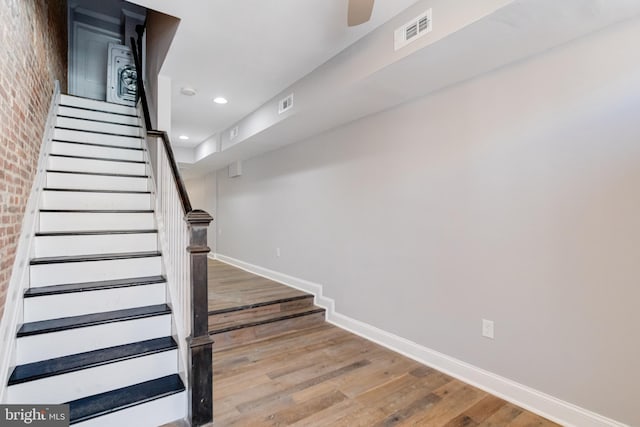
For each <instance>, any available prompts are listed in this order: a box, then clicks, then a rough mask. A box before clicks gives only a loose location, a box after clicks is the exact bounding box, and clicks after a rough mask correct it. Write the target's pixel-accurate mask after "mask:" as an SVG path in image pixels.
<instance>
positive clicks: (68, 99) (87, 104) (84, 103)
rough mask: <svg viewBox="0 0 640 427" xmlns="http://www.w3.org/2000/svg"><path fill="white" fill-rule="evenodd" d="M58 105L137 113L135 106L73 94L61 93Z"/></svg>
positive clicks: (130, 113)
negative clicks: (79, 96)
mask: <svg viewBox="0 0 640 427" xmlns="http://www.w3.org/2000/svg"><path fill="white" fill-rule="evenodd" d="M60 105H72V106H74V107H81V108H87V109H90V110H99V111H107V112H112V113H120V114H129V115H133V116H135V115H136V114H138V112H137V111H136V109H135V108H133V107H128V106H126V105H119V104H112V103H110V102H104V101H96V100H93V99H87V98H78V97H75V96H69V95H61V96H60Z"/></svg>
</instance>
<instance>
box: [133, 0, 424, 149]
mask: <svg viewBox="0 0 640 427" xmlns="http://www.w3.org/2000/svg"><path fill="white" fill-rule="evenodd" d="M131 1H132V2H133V3H137V4H139V5H141V6H145V7H147V8H150V9H155V10H157V11H160V12H163V13H166V14H169V15H173V16H176V17H178V18H180V19H181V20H182V22H181V23H180V26H179V28H178V31H177V33H176V36H175V38H174V41H173V44H172V46H171V49H170V50H169V53H168V55H167V58H166V61H165V64H164V66H163V68H162V74H163V75H166V76H169V77H170V78H171V79H172V132H171V133H172V135H171V139H172V142H173V144H174V145H177V146H191V147H193V146H195V145H197V144H199V143H200V142H202V141H203V140H205V139H206V138H208V137H209V136H211V135H213V134H215V133H217V132H219V131H221V130H223V129H225V128H227V127H229V126H230V125H232V124H233V123H235V122H237V121H238V120H240V119H241V118H243V117H245V116H246V115H248V114H249V113H250V112H252V111H253V110H255V109H256V108H258V107H259V106H260V105H262V104H263V103H264V102H265V101H267V100H268V99H270V98H271V97H273V96H275V95H276V94H278V92H280V91H282V90H283V89H284V88H286V87H287V86H289V85H290V84H292V83H293V82H295V81H296V80H298V79H300V78H301V77H303V76H305V75H306V74H308V73H310V72H311V71H312V70H313V69H315V68H316V67H318V66H319V65H321V64H323V63H324V62H325V61H327V60H328V59H330V58H331V57H333V56H334V55H336V54H337V53H338V52H340V51H342V50H343V49H344V48H346V47H347V46H349V45H350V44H352V43H354V42H355V41H356V40H358V39H360V38H361V37H363V36H364V35H366V34H367V33H369V32H370V31H372V30H374V29H375V28H376V27H378V26H379V25H381V24H383V23H384V22H386V21H387V20H389V19H390V18H392V17H393V16H395V15H396V14H398V13H399V12H401V11H402V10H404V9H406V8H407V7H408V6H410V5H411V4H413V3H415V2H416V0H376V2H375V7H374V11H373V15H372V18H371V21H369V22H368V23H366V24H363V25H361V26H358V27H353V28H349V27H348V26H347V24H346V22H347V0H271V1H265V0H232V1H230V0H190V1H188V2H186V1H176V0H131ZM185 86H190V87H193V88H194V89H196V90H197V92H198V93H197V95H195V96H193V97H187V96H184V95H181V94H180V89H181V88H182V87H185ZM216 96H224V97H226V98H227V99H228V100H229V103H228V104H226V105H217V104H215V103H213V98H214V97H216ZM179 135H188V136H189V137H190V139H189V141H186V142H185V141H180V140H179V139H178V136H179Z"/></svg>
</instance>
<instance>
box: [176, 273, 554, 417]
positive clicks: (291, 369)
mask: <svg viewBox="0 0 640 427" xmlns="http://www.w3.org/2000/svg"><path fill="white" fill-rule="evenodd" d="M292 295H294V296H295V295H304V293H302V292H299V291H297V290H294V289H291V288H288V287H286V286H284V285H281V284H278V283H275V282H272V281H270V280H267V279H264V278H261V277H258V276H255V275H253V274H251V273H248V272H245V271H243V270H239V269H236V268H234V267H231V266H229V265H226V264H224V263H221V262H217V261H211V262H210V263H209V299H210V301H209V307H210V310H221V309H222V310H224V309H230V308H233V307H238V306H247V305H252V304H258V305H259V304H261V303H268V302H269V301H273V300H274V299H275V300H277V299H278V298H288V297H291V296H292ZM261 310H262V309H260V310H257V311H256V312H255V314H256V315H259V314H260V313H262V312H263V310H262V311H261ZM247 313H251V312H250V311H249V312H247ZM221 320H222V319H221ZM294 320H295V319H294ZM214 345H215V344H214ZM213 372H214V374H213V375H214V377H213V388H214V391H213V398H214V399H213V400H214V424H213V425H214V426H223V427H226V426H242V427H244V426H248V427H253V426H295V427H302V426H305V427H306V426H310V427H314V426H318V427H357V426H362V427H390V426H428V427H439V426H444V427H476V426H483V427H503V426H504V427H534V426H537V427H550V426H556V425H557V424H555V423H553V422H551V421H548V420H546V419H544V418H542V417H539V416H537V415H535V414H533V413H531V412H528V411H525V410H524V409H522V408H519V407H517V406H515V405H513V404H511V403H508V402H505V401H504V400H501V399H499V398H497V397H495V396H492V395H490V394H488V393H485V392H483V391H481V390H479V389H477V388H475V387H472V386H470V385H468V384H465V383H463V382H461V381H458V380H456V379H453V378H451V377H449V376H447V375H445V374H443V373H441V372H438V371H436V370H434V369H431V368H429V367H427V366H424V365H421V364H419V363H417V362H415V361H413V360H411V359H408V358H406V357H404V356H402V355H399V354H397V353H395V352H393V351H390V350H388V349H386V348H384V347H381V346H379V345H377V344H374V343H372V342H370V341H367V340H365V339H363V338H360V337H358V336H356V335H353V334H351V333H349V332H347V331H344V330H342V329H340V328H337V327H335V326H333V325H330V324H328V323H326V322H323V323H321V324H320V325H317V324H315V325H311V326H309V327H306V328H298V329H297V330H292V331H289V332H284V333H280V334H277V335H274V336H270V337H266V338H263V339H260V340H259V341H255V342H251V343H247V344H241V345H239V346H235V347H232V348H228V349H222V350H220V351H217V352H216V353H215V354H214V362H213ZM171 426H182V424H171Z"/></svg>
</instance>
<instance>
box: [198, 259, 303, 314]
mask: <svg viewBox="0 0 640 427" xmlns="http://www.w3.org/2000/svg"><path fill="white" fill-rule="evenodd" d="M208 266H209V311H220V310H227V309H234V308H237V307H240V306H250V305H251V306H256V305H260V304H262V303H268V302H272V301H274V300H280V299H289V298H293V297H304V296H306V295H308V294H306V293H304V292H301V291H298V290H297V289H293V288H290V287H288V286H285V285H282V284H280V283H277V282H274V281H273V280H269V279H265V278H264V277H260V276H256V275H255V274H251V273H249V272H247V271H244V270H240V269H239V268H235V267H232V266H230V265H228V264H225V263H223V262H220V261H214V260H209V265H208Z"/></svg>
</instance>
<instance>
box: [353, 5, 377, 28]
mask: <svg viewBox="0 0 640 427" xmlns="http://www.w3.org/2000/svg"><path fill="white" fill-rule="evenodd" d="M373 1H374V0H349V13H348V15H347V23H348V24H349V26H350V27H353V26H355V25H360V24H364V23H365V22H367V21H368V20H369V19H371V12H372V11H373Z"/></svg>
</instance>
